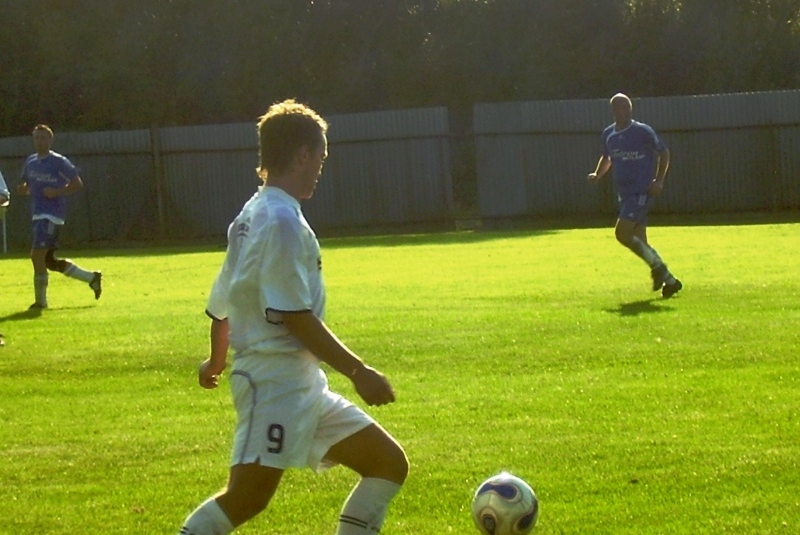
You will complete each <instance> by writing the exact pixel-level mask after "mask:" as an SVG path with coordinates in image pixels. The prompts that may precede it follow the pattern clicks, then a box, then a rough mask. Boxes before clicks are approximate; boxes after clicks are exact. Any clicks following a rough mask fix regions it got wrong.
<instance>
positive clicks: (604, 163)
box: [587, 156, 611, 184]
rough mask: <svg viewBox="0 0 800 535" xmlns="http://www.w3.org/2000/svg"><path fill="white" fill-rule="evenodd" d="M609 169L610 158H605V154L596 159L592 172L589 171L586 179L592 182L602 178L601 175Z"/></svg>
mask: <svg viewBox="0 0 800 535" xmlns="http://www.w3.org/2000/svg"><path fill="white" fill-rule="evenodd" d="M609 169H611V160H610V159H608V158H606V157H605V156H601V157H600V160H598V162H597V167H596V168H595V170H594V172H592V173H589V176H588V177H587V179H588V180H589V182H591V183H592V184H594V183H595V182H597V181H598V180H600V179H601V178H603V175H605V174H606V173H608V170H609Z"/></svg>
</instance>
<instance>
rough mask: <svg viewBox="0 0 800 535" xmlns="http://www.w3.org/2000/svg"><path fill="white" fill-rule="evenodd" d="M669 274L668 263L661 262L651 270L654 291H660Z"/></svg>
mask: <svg viewBox="0 0 800 535" xmlns="http://www.w3.org/2000/svg"><path fill="white" fill-rule="evenodd" d="M668 275H669V270H668V269H667V265H666V264H661V265H660V266H658V267H655V268H653V269H651V270H650V277H651V278H652V279H653V291H654V292H657V291H659V290H660V289H661V287H662V286H664V283H665V282H667V276H668ZM675 291H677V290H675Z"/></svg>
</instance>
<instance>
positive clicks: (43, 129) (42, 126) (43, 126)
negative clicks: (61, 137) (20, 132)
mask: <svg viewBox="0 0 800 535" xmlns="http://www.w3.org/2000/svg"><path fill="white" fill-rule="evenodd" d="M36 132H47V133H48V134H50V137H53V129H52V128H50V127H49V126H47V125H46V124H37V125H36V126H34V127H33V132H32V133H34V134H35V133H36Z"/></svg>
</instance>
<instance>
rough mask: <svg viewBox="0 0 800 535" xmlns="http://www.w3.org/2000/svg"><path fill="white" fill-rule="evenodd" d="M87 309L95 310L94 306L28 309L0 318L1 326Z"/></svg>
mask: <svg viewBox="0 0 800 535" xmlns="http://www.w3.org/2000/svg"><path fill="white" fill-rule="evenodd" d="M85 308H94V305H81V306H71V307H58V308H48V309H47V310H42V309H41V308H28V309H25V310H21V311H19V312H13V313H11V314H7V315H5V316H0V325H2V324H4V323H5V322H7V321H9V322H10V321H29V320H35V319H36V318H38V317H40V316H41V315H42V314H43V313H44V314H54V313H57V312H60V311H62V310H80V309H85Z"/></svg>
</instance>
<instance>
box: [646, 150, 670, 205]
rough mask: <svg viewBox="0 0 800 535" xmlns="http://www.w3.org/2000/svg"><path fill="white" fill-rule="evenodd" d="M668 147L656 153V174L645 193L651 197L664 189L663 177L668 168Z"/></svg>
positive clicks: (656, 195) (659, 193)
mask: <svg viewBox="0 0 800 535" xmlns="http://www.w3.org/2000/svg"><path fill="white" fill-rule="evenodd" d="M669 157H670V155H669V149H664V150H663V151H661V152H659V153H658V167H657V168H656V176H655V178H654V179H653V182H652V183H651V184H650V187H648V188H647V193H648V195H650V196H651V197H658V196H659V195H661V192H662V191H663V190H664V179H665V178H666V176H667V171H668V170H669Z"/></svg>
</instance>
